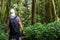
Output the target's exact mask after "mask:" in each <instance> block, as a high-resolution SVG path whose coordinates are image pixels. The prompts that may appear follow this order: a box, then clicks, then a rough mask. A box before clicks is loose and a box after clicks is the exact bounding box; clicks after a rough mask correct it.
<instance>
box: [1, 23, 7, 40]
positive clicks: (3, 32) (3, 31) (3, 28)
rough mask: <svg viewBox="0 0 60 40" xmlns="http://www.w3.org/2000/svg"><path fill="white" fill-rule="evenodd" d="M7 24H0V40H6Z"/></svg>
mask: <svg viewBox="0 0 60 40" xmlns="http://www.w3.org/2000/svg"><path fill="white" fill-rule="evenodd" d="M7 28H8V27H7V24H0V40H8V35H7Z"/></svg>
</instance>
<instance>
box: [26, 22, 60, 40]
mask: <svg viewBox="0 0 60 40" xmlns="http://www.w3.org/2000/svg"><path fill="white" fill-rule="evenodd" d="M25 35H26V38H27V40H33V39H35V40H59V39H60V21H58V22H53V23H49V24H47V25H45V24H41V23H37V24H34V25H33V26H30V27H26V28H25Z"/></svg>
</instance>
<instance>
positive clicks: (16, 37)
mask: <svg viewBox="0 0 60 40" xmlns="http://www.w3.org/2000/svg"><path fill="white" fill-rule="evenodd" d="M14 39H15V40H21V37H20V36H19V35H9V40H14Z"/></svg>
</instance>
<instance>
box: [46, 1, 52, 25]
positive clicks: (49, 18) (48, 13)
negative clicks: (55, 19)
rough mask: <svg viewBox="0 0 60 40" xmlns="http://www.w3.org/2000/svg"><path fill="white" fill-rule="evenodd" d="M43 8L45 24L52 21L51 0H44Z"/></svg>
mask: <svg viewBox="0 0 60 40" xmlns="http://www.w3.org/2000/svg"><path fill="white" fill-rule="evenodd" d="M45 10H46V13H45V23H46V24H47V23H50V22H51V21H52V11H51V0H46V3H45Z"/></svg>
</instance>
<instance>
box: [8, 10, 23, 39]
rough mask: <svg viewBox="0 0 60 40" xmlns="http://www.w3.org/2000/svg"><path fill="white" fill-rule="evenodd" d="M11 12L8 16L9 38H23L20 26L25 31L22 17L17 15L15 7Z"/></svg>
mask: <svg viewBox="0 0 60 40" xmlns="http://www.w3.org/2000/svg"><path fill="white" fill-rule="evenodd" d="M10 13H11V15H10V16H9V18H8V33H9V40H14V39H16V40H21V37H20V36H21V34H20V28H21V30H22V32H23V27H22V24H21V21H20V18H19V17H18V16H16V14H15V10H14V9H11V10H10ZM19 26H20V27H19Z"/></svg>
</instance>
